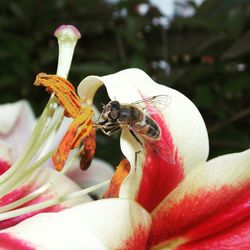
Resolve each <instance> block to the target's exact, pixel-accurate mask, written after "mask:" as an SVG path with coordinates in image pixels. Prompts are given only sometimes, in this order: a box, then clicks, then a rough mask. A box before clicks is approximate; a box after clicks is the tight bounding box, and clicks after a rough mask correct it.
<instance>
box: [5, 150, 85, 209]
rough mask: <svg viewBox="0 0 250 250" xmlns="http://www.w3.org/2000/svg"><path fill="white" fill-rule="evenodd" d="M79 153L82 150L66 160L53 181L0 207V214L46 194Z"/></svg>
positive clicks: (42, 160)
mask: <svg viewBox="0 0 250 250" xmlns="http://www.w3.org/2000/svg"><path fill="white" fill-rule="evenodd" d="M81 151H82V148H80V149H78V150H76V152H75V154H74V156H72V157H71V158H69V159H68V160H67V162H66V164H65V167H64V168H63V170H62V171H61V172H60V173H58V174H57V175H56V176H55V177H54V178H53V179H51V180H50V182H49V183H46V184H45V185H43V186H41V187H39V188H38V189H36V190H35V191H33V192H32V193H29V194H28V195H26V196H25V197H22V198H21V199H18V200H16V201H14V202H11V203H9V204H7V205H5V206H2V207H0V213H3V212H7V211H9V210H11V209H14V208H16V207H19V206H21V205H23V204H24V203H26V202H28V201H31V200H33V199H35V198H36V197H37V196H39V195H41V194H42V193H44V192H46V191H47V190H48V189H49V188H50V187H51V186H52V185H53V184H54V183H55V182H56V180H57V179H58V178H59V177H60V176H61V175H62V174H65V172H67V170H68V169H69V167H70V166H71V165H72V164H73V163H74V161H75V160H77V159H78V158H79V155H80V154H81ZM54 153H55V150H52V151H50V152H49V153H47V154H46V155H44V156H43V158H42V159H40V160H39V163H38V162H37V163H35V164H34V165H33V166H31V167H30V168H29V169H27V170H26V172H28V170H29V171H32V169H33V168H34V169H37V168H38V167H39V165H41V164H43V163H44V162H45V161H47V160H48V159H49V158H51V156H52V155H53V154H54ZM32 173H33V172H32ZM27 175H28V173H27Z"/></svg>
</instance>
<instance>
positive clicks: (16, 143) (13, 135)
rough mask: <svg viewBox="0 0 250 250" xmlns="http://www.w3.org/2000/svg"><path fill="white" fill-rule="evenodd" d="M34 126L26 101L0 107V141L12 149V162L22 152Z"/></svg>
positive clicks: (33, 118) (32, 115)
mask: <svg viewBox="0 0 250 250" xmlns="http://www.w3.org/2000/svg"><path fill="white" fill-rule="evenodd" d="M34 125H35V117H34V114H33V112H32V110H31V108H30V105H29V104H28V103H27V102H26V101H19V102H16V103H12V104H4V105H1V106H0V140H3V141H4V142H5V143H7V144H8V145H9V146H10V148H11V149H12V161H13V162H14V161H15V160H16V159H17V157H18V156H19V155H20V153H21V152H22V150H23V147H24V145H25V144H26V142H27V141H28V138H29V136H30V134H31V132H32V129H33V127H34Z"/></svg>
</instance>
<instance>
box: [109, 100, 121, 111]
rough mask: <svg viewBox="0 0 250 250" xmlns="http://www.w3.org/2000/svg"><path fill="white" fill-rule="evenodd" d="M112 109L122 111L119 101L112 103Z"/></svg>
mask: <svg viewBox="0 0 250 250" xmlns="http://www.w3.org/2000/svg"><path fill="white" fill-rule="evenodd" d="M111 107H112V110H119V109H120V103H119V102H118V101H112V103H111Z"/></svg>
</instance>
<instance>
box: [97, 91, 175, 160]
mask: <svg viewBox="0 0 250 250" xmlns="http://www.w3.org/2000/svg"><path fill="white" fill-rule="evenodd" d="M170 102H171V97H170V96H168V95H156V96H152V97H148V98H144V99H142V100H139V101H136V102H133V103H129V104H128V103H120V102H118V101H110V102H109V103H108V104H107V105H103V110H102V112H101V114H100V117H99V119H101V120H102V121H100V122H98V123H97V124H96V126H97V128H100V129H101V130H102V132H103V133H104V134H106V135H108V136H110V135H112V134H113V133H114V132H116V131H120V130H121V129H122V128H125V127H126V128H128V129H129V130H130V132H131V134H132V135H133V137H134V138H135V139H136V141H137V142H139V143H140V144H141V146H142V148H143V147H144V146H145V144H147V145H148V146H149V147H151V148H152V149H153V150H154V151H155V152H156V153H157V154H158V155H159V156H160V157H161V158H162V159H164V160H165V161H167V162H170V163H173V159H172V156H171V153H170V150H169V149H168V146H167V145H168V144H167V143H164V142H163V143H161V144H159V143H156V142H157V141H159V140H162V139H163V138H161V128H160V126H159V125H158V124H157V122H156V121H155V120H154V119H153V118H152V116H151V115H154V114H157V113H159V112H160V111H161V110H163V109H165V108H166V107H167V106H168V105H169V103H170ZM159 145H162V146H159Z"/></svg>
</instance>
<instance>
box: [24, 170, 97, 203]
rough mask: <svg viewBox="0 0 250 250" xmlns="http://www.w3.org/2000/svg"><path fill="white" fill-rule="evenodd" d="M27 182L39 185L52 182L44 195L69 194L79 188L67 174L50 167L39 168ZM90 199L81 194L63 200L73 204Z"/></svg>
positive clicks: (57, 195)
mask: <svg viewBox="0 0 250 250" xmlns="http://www.w3.org/2000/svg"><path fill="white" fill-rule="evenodd" d="M28 183H30V184H32V185H35V187H40V186H42V185H44V184H46V183H53V184H52V185H51V186H50V187H49V189H48V190H47V191H46V193H45V195H44V196H45V197H48V195H49V197H54V198H55V197H59V196H64V195H67V194H70V193H72V192H75V191H79V190H81V188H80V187H79V186H78V185H77V184H76V183H75V182H74V181H73V180H71V179H70V178H68V177H67V176H65V175H63V174H61V173H59V172H57V171H56V170H54V169H50V168H46V167H44V168H42V167H41V168H39V169H38V170H37V171H36V172H35V173H34V174H33V175H32V177H31V178H30V179H29V181H28ZM91 200H92V199H91V198H90V197H89V196H88V195H85V196H82V197H79V198H77V199H73V200H70V201H68V202H64V203H63V205H65V206H73V205H75V204H79V203H82V202H88V201H91Z"/></svg>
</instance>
